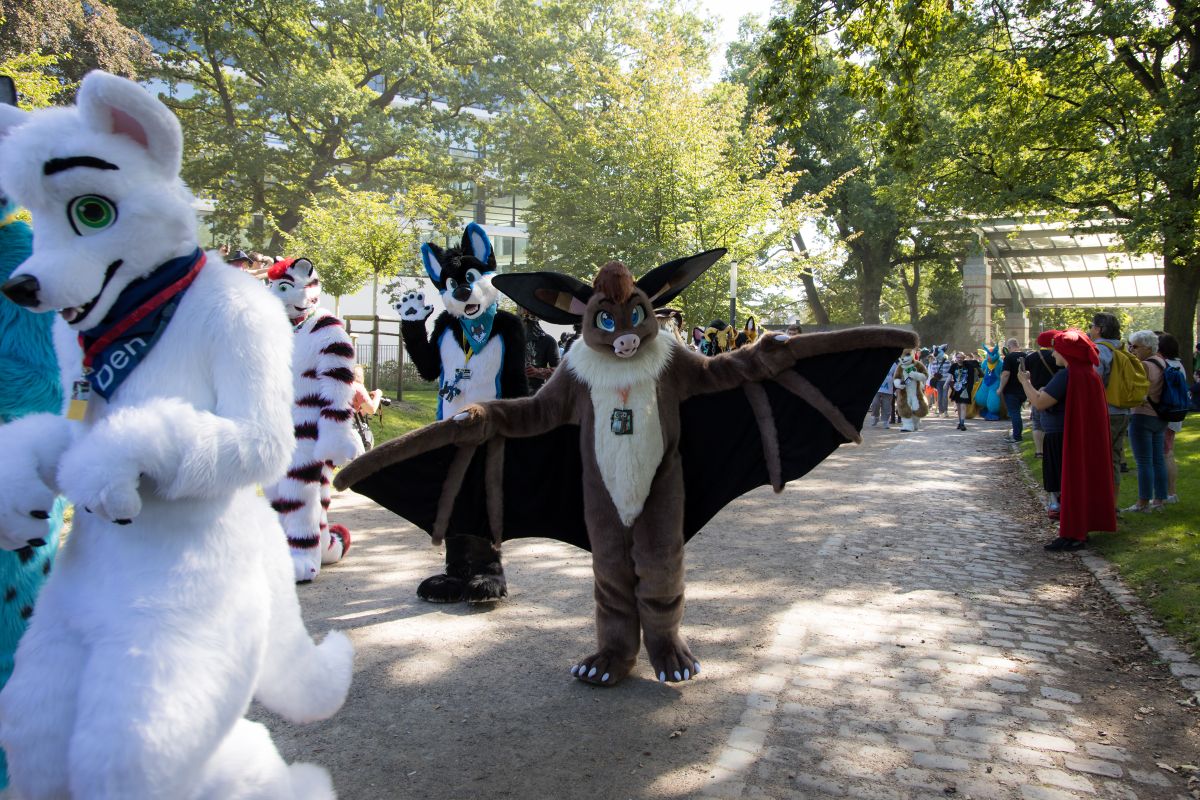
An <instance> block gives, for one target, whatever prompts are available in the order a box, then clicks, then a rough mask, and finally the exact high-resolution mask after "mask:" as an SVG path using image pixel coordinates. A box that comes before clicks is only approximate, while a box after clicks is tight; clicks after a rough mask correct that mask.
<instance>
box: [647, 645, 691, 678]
mask: <svg viewBox="0 0 1200 800" xmlns="http://www.w3.org/2000/svg"><path fill="white" fill-rule="evenodd" d="M646 652H647V653H648V654H649V656H650V666H651V667H653V668H654V677H655V678H657V679H658V680H659V681H661V682H663V683H675V682H677V681H690V680H691V679H692V678H694V677H696V676H697V675H699V674H700V662H699V661H697V660H696V657H695V656H693V655H692V651H691V650H689V649H688V646H687V643H686V642H684V641H683V639H682V638H681V637H678V636H676V637H674V639H673V640H671V641H666V642H661V643H659V642H655V643H653V644H651V642H649V641H647V642H646Z"/></svg>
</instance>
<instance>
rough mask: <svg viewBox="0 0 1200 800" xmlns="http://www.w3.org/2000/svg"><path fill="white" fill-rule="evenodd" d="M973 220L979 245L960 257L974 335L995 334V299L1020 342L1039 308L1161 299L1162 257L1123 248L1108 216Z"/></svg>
mask: <svg viewBox="0 0 1200 800" xmlns="http://www.w3.org/2000/svg"><path fill="white" fill-rule="evenodd" d="M973 227H974V228H975V230H976V231H977V232H978V234H979V242H980V246H978V247H975V248H973V251H972V252H971V253H970V254H969V255H968V256H967V258H966V261H965V263H964V264H963V289H964V290H965V292H966V294H967V297H968V302H969V303H970V305H971V312H972V314H971V334H972V336H973V337H975V339H976V340H977V341H980V342H984V341H989V340H990V339H991V338H992V333H991V330H992V326H991V322H992V309H993V308H995V307H996V306H1000V307H1003V308H1004V309H1005V322H1004V338H1008V337H1015V338H1016V339H1018V340H1019V341H1020V342H1021V343H1022V344H1025V343H1027V342H1029V341H1030V334H1031V332H1032V333H1033V335H1035V336H1036V334H1037V333H1038V332H1039V331H1040V330H1041V326H1040V325H1038V324H1037V316H1038V310H1039V309H1044V308H1053V307H1074V308H1094V307H1103V308H1114V307H1128V306H1161V305H1163V302H1164V297H1165V295H1164V291H1163V264H1162V259H1161V257H1159V256H1157V255H1135V254H1133V253H1130V252H1128V251H1126V250H1125V247H1124V245H1123V243H1122V242H1121V239H1120V236H1119V235H1118V231H1119V227H1118V225H1116V224H1115V223H1113V222H1111V221H1096V222H1091V223H1079V222H1073V223H1064V222H1047V221H1042V222H1039V221H1036V218H1035V219H1033V220H1030V219H1028V218H1026V219H990V220H984V221H980V222H977V223H976V224H975V225H974V226H973ZM1031 323H1032V325H1031Z"/></svg>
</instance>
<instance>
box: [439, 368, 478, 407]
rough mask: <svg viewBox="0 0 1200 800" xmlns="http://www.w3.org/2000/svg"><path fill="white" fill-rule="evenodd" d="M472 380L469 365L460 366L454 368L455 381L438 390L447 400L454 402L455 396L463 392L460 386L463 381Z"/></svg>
mask: <svg viewBox="0 0 1200 800" xmlns="http://www.w3.org/2000/svg"><path fill="white" fill-rule="evenodd" d="M469 380H471V370H470V369H468V368H467V367H460V368H458V369H456V370H454V382H453V383H447V384H445V385H443V386H442V388H441V389H439V390H438V394H440V395H441V396H442V398H443V399H444V400H446V402H454V398H456V397H458V396H459V395H460V394H462V389H460V388H458V384H459V382H461V381H469Z"/></svg>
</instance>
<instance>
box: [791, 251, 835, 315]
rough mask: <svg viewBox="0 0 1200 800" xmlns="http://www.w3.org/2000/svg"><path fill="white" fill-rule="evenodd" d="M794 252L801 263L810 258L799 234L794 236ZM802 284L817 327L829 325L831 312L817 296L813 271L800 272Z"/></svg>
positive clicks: (802, 270) (804, 269) (803, 269)
mask: <svg viewBox="0 0 1200 800" xmlns="http://www.w3.org/2000/svg"><path fill="white" fill-rule="evenodd" d="M792 252H793V253H794V254H795V258H796V260H797V261H801V260H803V259H805V258H807V257H808V247H807V246H806V245H805V244H804V239H803V237H801V236H800V234H799V233H796V234H793V235H792ZM800 283H802V284H804V298H805V299H806V300H807V301H808V308H809V310H810V311H812V315H813V320H815V321H816V323H817V325H820V326H828V325H829V311H828V310H827V309H826V308H825V304H824V303H822V302H821V296H820V295H819V294H817V281H816V279H815V278H814V277H813V274H812V270H811V269H807V268H802V269H801V270H800Z"/></svg>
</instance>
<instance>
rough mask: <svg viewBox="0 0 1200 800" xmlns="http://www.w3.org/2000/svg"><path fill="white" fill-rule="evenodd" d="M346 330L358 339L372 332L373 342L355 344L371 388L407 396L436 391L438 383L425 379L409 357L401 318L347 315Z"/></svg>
mask: <svg viewBox="0 0 1200 800" xmlns="http://www.w3.org/2000/svg"><path fill="white" fill-rule="evenodd" d="M344 319H345V322H346V332H347V333H349V334H350V335H351V337H352V338H355V339H356V337H355V334H358V335H360V336H361V335H370V336H371V341H370V342H367V343H363V344H358V343H357V339H356V343H355V348H354V349H355V361H356V362H357V363H359V364H362V365H363V371H364V372H365V373H366V383H367V388H368V389H372V390H374V389H376V388H379V389H383V391H384V392H385V393H387V394H395V396H396V398H397V399H402V398H403V397H404V392H405V391H410V390H417V391H421V390H433V389H435V388H436V385H435V384H434V383H432V382H430V381H425V380H422V379H421V376H420V375H418V374H417V369H416V367H415V366H413V363H412V362H411V361H410V360H408V359H407V358H406V357H405V352H404V345H403V343H402V340H401V338H400V320H397V319H387V318H385V317H372V316H370V315H350V316H347V317H345V318H344Z"/></svg>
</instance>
